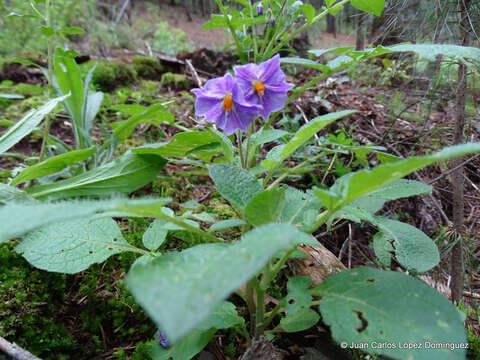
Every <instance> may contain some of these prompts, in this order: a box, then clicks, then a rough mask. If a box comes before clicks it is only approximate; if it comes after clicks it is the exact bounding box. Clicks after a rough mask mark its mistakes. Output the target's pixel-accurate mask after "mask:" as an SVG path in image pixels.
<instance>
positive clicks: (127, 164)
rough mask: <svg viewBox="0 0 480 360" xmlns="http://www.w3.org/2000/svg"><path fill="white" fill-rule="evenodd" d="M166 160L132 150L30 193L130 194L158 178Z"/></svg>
mask: <svg viewBox="0 0 480 360" xmlns="http://www.w3.org/2000/svg"><path fill="white" fill-rule="evenodd" d="M165 163H166V161H165V160H164V159H163V158H161V157H159V156H154V155H136V154H132V153H130V152H128V153H125V154H124V155H122V156H121V157H119V158H118V159H116V160H114V161H112V162H109V163H107V164H105V165H102V166H100V167H98V168H96V169H93V170H90V171H87V172H85V173H83V174H80V175H77V176H74V177H72V178H69V179H66V180H61V181H57V182H55V183H53V184H47V185H37V186H34V187H32V188H30V189H28V191H27V192H28V193H29V194H30V195H32V196H33V197H34V198H39V199H41V198H49V199H65V198H69V197H74V196H75V197H76V196H105V195H112V194H118V193H126V194H128V193H131V192H132V191H135V190H137V189H139V188H141V187H143V186H145V185H146V184H148V183H149V182H150V181H152V180H153V179H155V177H156V176H157V174H158V172H159V171H160V170H161V169H162V168H163V166H164V165H165Z"/></svg>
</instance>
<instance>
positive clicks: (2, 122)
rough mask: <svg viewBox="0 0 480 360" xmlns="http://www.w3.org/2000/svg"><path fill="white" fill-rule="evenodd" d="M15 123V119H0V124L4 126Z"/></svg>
mask: <svg viewBox="0 0 480 360" xmlns="http://www.w3.org/2000/svg"><path fill="white" fill-rule="evenodd" d="M13 125H15V123H14V122H13V121H10V120H0V126H4V127H11V126H13Z"/></svg>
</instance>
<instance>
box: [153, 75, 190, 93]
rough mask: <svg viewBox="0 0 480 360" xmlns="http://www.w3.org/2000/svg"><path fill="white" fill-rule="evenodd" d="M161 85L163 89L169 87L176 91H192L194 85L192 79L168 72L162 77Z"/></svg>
mask: <svg viewBox="0 0 480 360" xmlns="http://www.w3.org/2000/svg"><path fill="white" fill-rule="evenodd" d="M160 85H161V86H162V87H169V88H172V89H174V90H185V89H190V88H191V86H192V83H191V81H190V79H189V78H187V77H186V76H185V75H182V74H174V73H171V72H167V73H165V74H163V75H162V80H161V81H160Z"/></svg>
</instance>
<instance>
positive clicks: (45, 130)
mask: <svg viewBox="0 0 480 360" xmlns="http://www.w3.org/2000/svg"><path fill="white" fill-rule="evenodd" d="M45 12H46V25H47V27H49V28H52V14H51V9H50V0H46V1H45ZM47 63H48V79H47V80H48V84H49V89H50V90H49V96H50V97H51V95H52V90H51V88H52V86H53V40H52V37H47ZM50 125H51V116H50V115H47V116H46V117H45V123H44V125H43V135H42V147H41V149H40V155H39V162H42V161H43V159H44V158H45V152H46V150H47V142H48V134H49V133H50Z"/></svg>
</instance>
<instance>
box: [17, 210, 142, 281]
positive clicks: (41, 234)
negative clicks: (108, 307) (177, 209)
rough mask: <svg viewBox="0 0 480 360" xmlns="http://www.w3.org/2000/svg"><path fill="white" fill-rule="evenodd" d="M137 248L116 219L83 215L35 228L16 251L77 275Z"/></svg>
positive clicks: (43, 266) (41, 264)
mask: <svg viewBox="0 0 480 360" xmlns="http://www.w3.org/2000/svg"><path fill="white" fill-rule="evenodd" d="M135 249H136V248H135V247H133V246H131V245H129V244H128V243H127V242H126V241H125V239H124V238H123V236H122V233H121V231H120V229H119V227H118V225H117V223H116V222H115V221H114V220H113V219H111V218H99V219H88V218H83V219H75V220H69V221H66V222H61V223H55V224H50V225H47V226H44V227H41V228H40V229H38V230H34V231H32V232H30V233H28V234H27V235H26V236H25V237H23V239H22V241H21V242H20V245H18V246H17V247H16V248H15V251H16V252H18V253H20V254H22V256H23V257H24V258H25V259H26V260H27V261H28V262H29V263H30V264H31V265H33V266H35V267H36V268H39V269H42V270H47V271H53V272H61V273H66V274H75V273H77V272H80V271H83V270H86V269H88V267H89V266H90V265H92V264H95V263H101V262H103V261H105V260H106V259H108V258H109V257H110V256H111V255H114V254H118V253H120V252H122V251H132V250H135Z"/></svg>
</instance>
